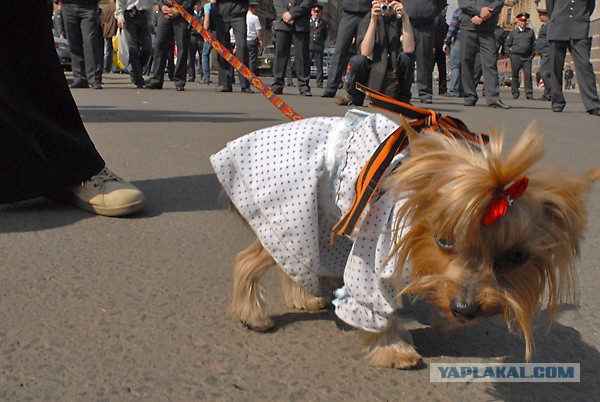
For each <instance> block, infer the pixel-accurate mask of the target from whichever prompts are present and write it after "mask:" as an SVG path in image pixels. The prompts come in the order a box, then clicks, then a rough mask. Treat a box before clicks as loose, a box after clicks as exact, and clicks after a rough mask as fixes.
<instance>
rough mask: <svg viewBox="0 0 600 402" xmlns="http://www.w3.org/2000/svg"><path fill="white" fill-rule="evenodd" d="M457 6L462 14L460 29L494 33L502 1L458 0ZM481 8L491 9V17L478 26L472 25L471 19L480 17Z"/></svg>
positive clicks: (502, 5)
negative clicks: (458, 5)
mask: <svg viewBox="0 0 600 402" xmlns="http://www.w3.org/2000/svg"><path fill="white" fill-rule="evenodd" d="M459 4H460V10H461V12H462V15H461V17H460V29H466V30H468V31H481V32H494V30H495V29H496V25H497V24H498V19H499V18H500V12H501V11H502V7H504V0H460V3H459ZM483 7H489V8H491V9H492V16H491V17H490V18H488V19H487V20H485V21H483V22H482V23H481V24H480V25H473V23H472V22H471V18H473V17H474V16H476V15H480V14H481V9H482V8H483Z"/></svg>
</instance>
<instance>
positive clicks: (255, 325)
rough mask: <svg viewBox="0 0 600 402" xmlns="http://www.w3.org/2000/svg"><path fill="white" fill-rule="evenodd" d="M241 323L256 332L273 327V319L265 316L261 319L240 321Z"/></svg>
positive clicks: (266, 330) (265, 330)
mask: <svg viewBox="0 0 600 402" xmlns="http://www.w3.org/2000/svg"><path fill="white" fill-rule="evenodd" d="M242 325H244V326H245V327H246V328H248V329H251V330H253V331H256V332H268V331H270V330H272V329H273V327H275V321H273V320H272V319H271V318H269V317H267V318H265V319H262V320H255V321H253V322H252V323H249V322H245V321H242Z"/></svg>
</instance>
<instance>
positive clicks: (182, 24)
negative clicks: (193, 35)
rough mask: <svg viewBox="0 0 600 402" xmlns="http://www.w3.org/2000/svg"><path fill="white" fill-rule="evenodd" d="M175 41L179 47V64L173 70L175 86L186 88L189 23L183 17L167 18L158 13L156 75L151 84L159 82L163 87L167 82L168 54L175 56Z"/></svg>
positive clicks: (155, 53)
mask: <svg viewBox="0 0 600 402" xmlns="http://www.w3.org/2000/svg"><path fill="white" fill-rule="evenodd" d="M173 41H174V42H175V43H176V45H177V63H175V69H174V70H173V81H175V86H177V87H182V88H183V87H184V86H185V76H186V72H187V71H186V70H187V59H188V51H189V47H190V31H189V30H188V23H187V21H186V20H184V19H183V17H177V18H172V19H169V18H166V17H165V15H164V14H163V13H158V25H157V26H156V44H155V45H154V65H155V68H154V75H152V78H151V79H150V81H151V82H153V83H154V82H157V83H159V84H160V85H161V86H162V85H163V83H164V80H165V67H166V65H167V58H168V56H167V53H170V54H173Z"/></svg>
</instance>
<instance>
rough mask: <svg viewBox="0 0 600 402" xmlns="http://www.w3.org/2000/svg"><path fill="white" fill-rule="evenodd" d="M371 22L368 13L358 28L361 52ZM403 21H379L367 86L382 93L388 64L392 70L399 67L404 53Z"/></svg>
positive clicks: (357, 40) (393, 18)
mask: <svg viewBox="0 0 600 402" xmlns="http://www.w3.org/2000/svg"><path fill="white" fill-rule="evenodd" d="M370 22H371V13H370V12H369V13H367V15H365V16H364V18H363V19H362V21H361V22H360V24H359V26H358V33H357V35H356V43H357V48H358V50H359V52H360V45H361V43H362V41H363V39H365V35H366V34H367V29H368V28H369V23H370ZM400 35H402V20H401V19H400V18H395V17H392V18H379V19H378V20H377V30H376V32H375V45H374V46H373V57H372V58H371V72H370V74H369V82H368V84H367V86H368V87H369V88H373V89H374V90H376V91H381V90H382V89H383V88H382V87H383V83H384V80H385V73H386V71H387V70H388V64H389V63H391V65H392V68H394V69H396V68H397V67H398V55H399V54H400V52H402V42H401V41H400Z"/></svg>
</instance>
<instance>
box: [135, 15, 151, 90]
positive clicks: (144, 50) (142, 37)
mask: <svg viewBox="0 0 600 402" xmlns="http://www.w3.org/2000/svg"><path fill="white" fill-rule="evenodd" d="M139 15H140V17H139V21H138V41H139V45H140V65H141V67H142V68H143V69H145V68H146V66H148V62H149V60H150V58H151V56H152V52H153V48H152V31H151V30H150V24H149V22H148V12H147V11H144V12H141V13H140V14H139ZM143 73H144V72H143V71H142V74H143ZM143 81H144V80H143V77H142V83H143Z"/></svg>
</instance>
